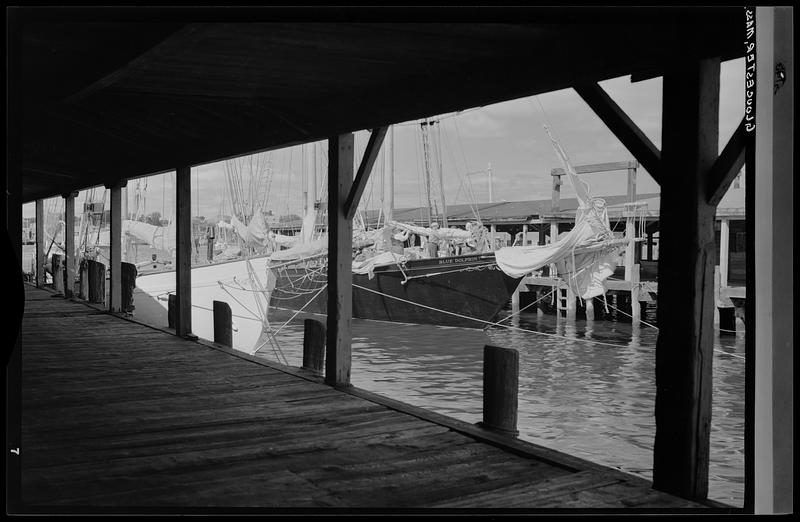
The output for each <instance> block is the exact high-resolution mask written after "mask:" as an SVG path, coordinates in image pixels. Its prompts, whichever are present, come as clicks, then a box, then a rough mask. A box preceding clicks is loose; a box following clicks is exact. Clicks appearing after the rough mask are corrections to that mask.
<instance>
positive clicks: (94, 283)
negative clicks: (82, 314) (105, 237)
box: [86, 260, 106, 303]
mask: <svg viewBox="0 0 800 522" xmlns="http://www.w3.org/2000/svg"><path fill="white" fill-rule="evenodd" d="M86 265H87V271H88V275H89V302H90V303H105V302H106V265H104V264H103V263H101V262H99V261H92V260H89V261H87V262H86Z"/></svg>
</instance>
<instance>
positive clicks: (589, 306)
mask: <svg viewBox="0 0 800 522" xmlns="http://www.w3.org/2000/svg"><path fill="white" fill-rule="evenodd" d="M586 320H587V321H594V297H590V298H589V299H587V300H586Z"/></svg>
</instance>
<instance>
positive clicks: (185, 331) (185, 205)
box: [175, 167, 193, 337]
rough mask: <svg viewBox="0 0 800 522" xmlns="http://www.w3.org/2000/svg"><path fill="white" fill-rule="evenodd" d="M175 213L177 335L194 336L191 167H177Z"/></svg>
mask: <svg viewBox="0 0 800 522" xmlns="http://www.w3.org/2000/svg"><path fill="white" fill-rule="evenodd" d="M175 179H176V185H177V187H176V191H175V200H176V205H175V206H176V211H175V251H176V263H175V264H176V270H175V294H176V297H175V299H176V301H175V304H176V309H175V335H177V336H179V337H193V335H192V214H191V205H192V176H191V168H189V167H178V168H177V169H176V172H175Z"/></svg>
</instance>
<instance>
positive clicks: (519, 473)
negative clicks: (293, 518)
mask: <svg viewBox="0 0 800 522" xmlns="http://www.w3.org/2000/svg"><path fill="white" fill-rule="evenodd" d="M25 293H26V303H25V316H24V319H23V326H22V346H23V349H22V367H23V371H22V375H21V386H22V417H21V433H22V444H21V448H20V449H21V451H20V455H19V458H20V467H21V487H20V488H21V498H22V502H23V503H24V505H25V510H26V511H28V512H48V513H74V512H85V511H90V512H92V511H104V512H117V513H118V512H125V513H137V512H141V511H145V512H147V511H149V510H152V509H157V510H158V511H160V512H161V511H163V512H172V511H177V512H181V513H184V512H186V513H189V512H195V511H202V510H207V509H209V508H211V509H213V508H217V509H231V508H243V507H244V508H256V509H265V510H269V508H277V509H278V510H286V509H290V510H291V509H295V508H312V509H314V510H316V512H325V513H327V512H336V511H342V510H344V511H348V510H351V509H368V510H370V509H371V510H378V511H381V510H405V509H422V510H427V509H432V508H439V509H441V510H446V511H450V510H455V509H458V508H467V509H469V510H475V509H481V508H485V509H490V510H492V511H497V510H506V509H514V508H516V509H523V510H524V511H526V512H529V511H530V512H537V511H539V510H544V511H548V512H549V511H553V510H560V509H588V510H613V511H626V512H628V511H630V512H637V511H646V512H653V511H656V512H660V511H663V510H670V511H671V510H673V509H677V510H680V511H684V510H688V511H695V510H700V511H704V512H708V511H709V510H710V511H711V512H713V511H716V510H715V509H714V507H717V508H719V507H720V506H719V505H714V504H712V503H704V504H701V503H694V502H689V501H686V500H683V499H679V498H676V497H672V496H670V495H667V494H664V493H660V492H657V491H654V490H652V489H651V487H650V483H649V482H648V481H645V480H643V479H640V478H637V477H634V476H632V475H628V474H625V473H621V472H619V471H617V470H613V469H609V468H606V467H603V466H599V465H595V464H593V463H590V462H587V461H583V460H581V459H578V458H575V457H571V456H569V455H566V454H563V453H559V452H555V451H552V450H549V449H545V448H542V447H539V446H536V445H533V444H530V443H527V442H524V441H519V440H515V439H511V438H508V437H504V436H501V435H495V434H492V433H488V432H486V431H485V430H482V429H480V428H478V427H476V426H473V425H471V424H469V423H464V422H460V421H457V420H454V419H450V418H447V417H444V416H441V415H437V414H434V413H431V412H426V411H425V410H422V409H419V408H415V407H412V406H408V405H404V404H402V403H399V402H397V401H394V400H391V399H387V398H383V397H380V396H378V395H375V394H371V393H369V392H367V391H364V390H359V389H356V388H348V389H336V388H333V387H330V386H327V385H325V384H323V383H322V382H321V379H320V378H318V377H314V376H312V375H310V374H307V373H304V371H303V370H299V369H292V368H289V367H285V366H282V365H279V364H277V363H270V362H265V361H263V360H256V359H255V358H253V357H249V356H247V355H245V354H238V355H237V354H236V353H233V352H232V351H228V350H226V349H223V348H221V347H219V346H214V345H212V343H203V342H193V341H189V340H184V339H180V338H178V337H175V336H173V335H170V334H169V333H168V332H167V331H161V330H159V329H156V328H152V327H148V326H145V325H142V324H139V323H137V322H135V321H130V320H126V319H124V318H121V317H117V316H114V315H110V314H107V313H104V312H102V311H100V310H98V309H96V308H93V307H91V306H89V305H86V304H84V303H81V302H76V301H70V300H64V299H63V298H55V297H52V294H51V293H50V292H48V291H46V290H40V289H36V288H33V287H30V286H28V285H26V291H25Z"/></svg>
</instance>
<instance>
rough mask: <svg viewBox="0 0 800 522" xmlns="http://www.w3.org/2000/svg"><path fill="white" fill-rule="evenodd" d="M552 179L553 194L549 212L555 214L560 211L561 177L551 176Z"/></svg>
mask: <svg viewBox="0 0 800 522" xmlns="http://www.w3.org/2000/svg"><path fill="white" fill-rule="evenodd" d="M551 175H552V177H553V193H552V195H551V199H550V212H551V213H553V214H555V213H556V212H559V211H560V207H561V176H559V175H557V174H552V173H551Z"/></svg>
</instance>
